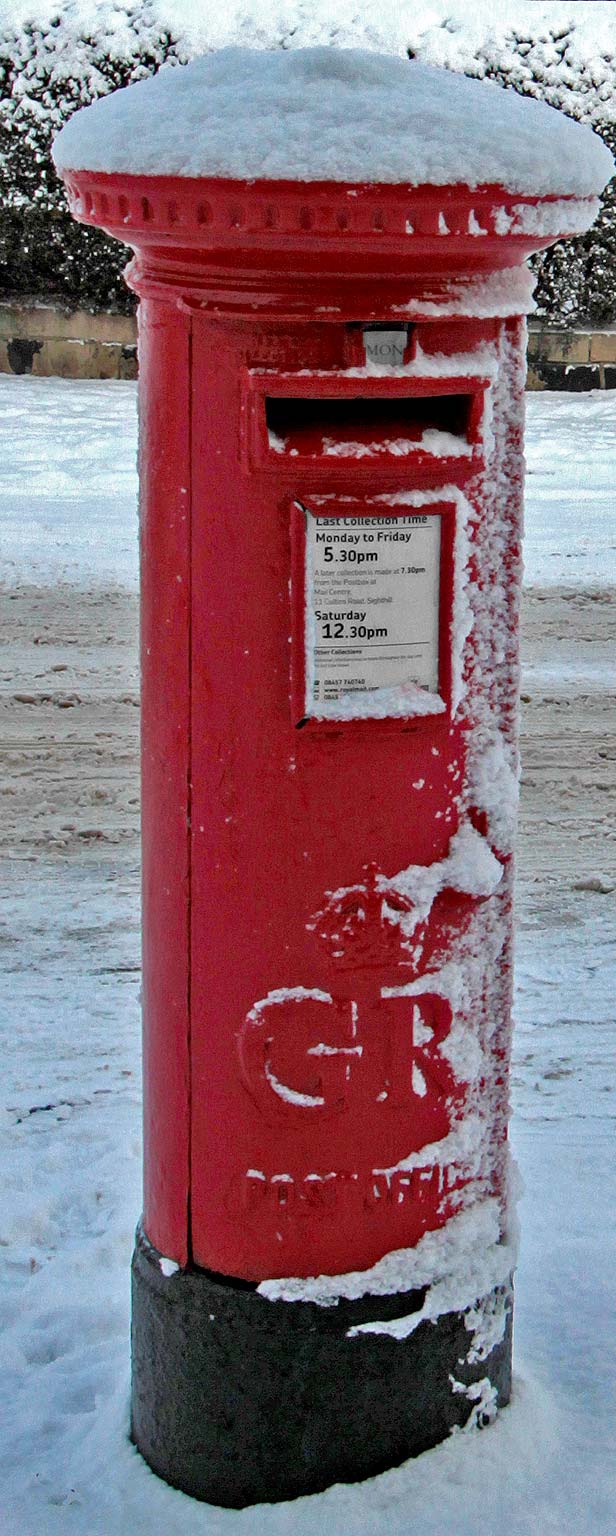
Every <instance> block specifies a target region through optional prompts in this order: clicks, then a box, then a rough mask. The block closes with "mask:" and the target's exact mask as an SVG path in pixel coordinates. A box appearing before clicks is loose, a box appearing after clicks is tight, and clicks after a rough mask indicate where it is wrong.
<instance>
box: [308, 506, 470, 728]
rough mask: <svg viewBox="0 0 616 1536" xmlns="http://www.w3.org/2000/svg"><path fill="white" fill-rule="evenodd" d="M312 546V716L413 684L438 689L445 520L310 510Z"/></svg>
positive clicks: (427, 515)
mask: <svg viewBox="0 0 616 1536" xmlns="http://www.w3.org/2000/svg"><path fill="white" fill-rule="evenodd" d="M306 546H307V548H306V560H307V573H306V574H307V582H306V601H307V607H308V612H307V643H308V648H309V652H310V653H311V654H309V655H308V656H307V668H306V672H307V689H308V698H307V709H308V712H309V713H310V712H311V707H312V708H313V709H314V710H315V712H316V711H317V707H318V705H319V704H324V703H328V702H331V703H335V702H336V701H337V700H342V699H344V700H345V702H346V701H348V697H349V695H352V694H357V695H361V694H366V693H372V692H374V690H375V689H382V688H397V687H400V686H404V685H405V684H408V683H414V684H415V685H416V686H418V687H420V688H425V689H426V690H427V691H428V692H430V693H435V694H436V693H438V668H439V645H438V640H439V578H440V546H441V518H440V516H439V514H438V513H422V512H409V513H405V514H404V515H401V516H394V517H391V516H389V517H388V516H386V515H385V516H383V517H378V516H377V517H371V516H365V517H314V516H313V515H312V514H311V513H309V512H307V513H306ZM359 702H360V701H359V699H358V704H359ZM368 702H369V701H367V700H364V707H362V708H361V713H362V714H365V713H366V710H365V705H366V704H367V703H368ZM379 712H380V711H379V710H378V709H376V708H375V713H379Z"/></svg>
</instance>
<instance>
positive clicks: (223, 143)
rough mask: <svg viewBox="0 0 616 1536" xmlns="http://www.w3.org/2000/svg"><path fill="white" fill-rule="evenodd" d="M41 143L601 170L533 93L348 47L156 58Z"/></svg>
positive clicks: (157, 166)
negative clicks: (154, 65) (145, 76)
mask: <svg viewBox="0 0 616 1536" xmlns="http://www.w3.org/2000/svg"><path fill="white" fill-rule="evenodd" d="M538 140H540V141H541V154H540V155H538V154H537V142H538ZM53 155H54V160H55V164H56V166H57V167H58V169H60V170H62V169H73V170H77V169H80V168H87V169H89V170H93V171H109V172H123V173H129V174H141V175H156V174H161V173H162V174H167V175H176V176H223V177H224V176H229V177H237V178H240V179H251V178H253V177H265V178H273V179H280V178H283V179H284V178H290V179H292V180H299V181H315V180H332V181H359V182H361V181H368V182H381V181H383V182H402V183H406V184H407V185H411V186H418V185H421V184H424V183H433V184H436V185H439V186H442V185H446V184H448V183H452V182H454V183H455V182H463V183H465V184H468V185H470V186H473V187H474V186H480V185H482V184H483V183H497V184H499V185H502V186H503V187H505V188H507V189H508V190H510V191H514V192H515V191H518V192H527V193H537V194H541V195H543V194H548V195H555V194H576V195H578V196H580V197H589V196H592V195H593V194H597V193H599V192H601V191H602V189H603V187H604V186H605V184H606V182H607V181H608V180H609V178H610V176H611V175H612V173H613V161H612V156H611V154H610V152H609V150H608V149H607V147H606V145H605V144H603V142H602V141H601V140H600V139H599V138H598V137H596V136H595V135H593V133H592V131H591V130H590V129H589V128H588V127H586V126H584V125H580V124H577V123H574V122H573V121H572V119H570V118H567V117H565V116H564V115H561V114H558V113H556V112H554V111H553V109H552V108H551V107H548V106H546V104H545V103H543V102H539V101H532V100H523V99H522V97H520V96H518V95H517V94H516V93H515V92H506V91H502V90H501V89H500V87H498V86H496V85H495V84H493V83H492V82H491V81H488V80H481V81H479V80H469V79H467V78H466V77H465V76H463V75H458V74H454V73H452V72H451V71H449V70H434V69H432V68H430V67H426V66H425V65H423V64H413V65H412V66H409V63H408V60H404V59H400V58H396V57H393V56H392V55H385V54H377V53H371V52H367V51H365V50H359V49H350V48H347V49H342V48H333V49H332V48H307V49H303V50H302V49H297V48H296V49H292V50H275V51H256V50H254V49H241V48H223V49H221V50H220V51H219V52H217V53H213V54H207V55H205V56H203V57H201V58H197V59H194V60H193V61H192V62H191V63H190V64H189V65H187V66H186V67H179V68H178V67H171V66H169V67H164V68H163V69H161V70H160V71H159V73H158V74H157V75H156V76H154V77H152V78H151V79H149V80H144V81H140V82H137V83H135V84H133V85H130V86H128V87H127V88H125V89H124V90H120V91H116V92H114V93H113V94H112V95H111V96H104V97H101V98H100V99H99V100H98V101H95V102H94V103H92V105H91V106H89V107H85V108H83V109H82V110H81V111H80V112H78V113H76V114H75V115H74V117H72V118H71V120H70V122H69V123H68V124H67V125H66V127H65V128H63V129H62V131H61V133H60V134H59V135H58V137H57V139H56V140H55V144H54V150H53ZM589 222H590V221H589Z"/></svg>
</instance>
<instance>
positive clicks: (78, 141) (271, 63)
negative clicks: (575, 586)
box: [56, 50, 611, 1505]
mask: <svg viewBox="0 0 616 1536" xmlns="http://www.w3.org/2000/svg"><path fill="white" fill-rule="evenodd" d="M428 103H431V104H432V110H431V111H428ZM481 124H483V128H480V127H479V126H478V125H481ZM231 130H232V131H231ZM482 135H483V136H482ZM573 140H575V144H574V146H573V151H572V153H569V146H570V143H571V144H573ZM539 143H540V145H541V160H540V163H539V162H536V159H535V153H536V150H535V146H537V145H538V144H539ZM563 146H564V147H563ZM56 154H57V160H58V164H59V165H60V167H61V169H62V173H63V175H64V178H65V181H66V186H67V192H68V197H69V202H70V206H71V208H72V211H73V213H74V214H75V216H76V218H78V219H81V220H83V221H84V222H86V223H90V224H94V225H101V226H102V227H103V228H104V229H106V230H107V231H109V232H110V233H112V234H113V235H115V236H117V237H118V238H119V239H121V240H123V241H125V242H127V243H129V244H130V245H132V246H133V248H134V250H135V253H136V254H135V257H134V260H133V261H132V263H131V266H130V268H129V273H128V277H129V282H130V283H131V285H132V286H133V287H134V288H135V290H136V291H137V293H138V294H139V295H140V298H141V308H140V364H141V381H140V468H141V551H142V604H143V609H142V664H143V717H142V718H143V727H142V729H143V870H144V874H143V922H144V1030H145V1047H144V1048H145V1200H144V1216H143V1224H142V1227H141V1229H140V1232H139V1235H138V1241H137V1249H136V1256H135V1261H134V1312H133V1362H134V1364H133V1436H134V1439H135V1442H136V1444H137V1445H138V1446H139V1447H140V1449H141V1450H142V1451H143V1454H144V1455H145V1457H146V1458H147V1460H148V1461H149V1463H150V1465H151V1466H152V1467H153V1468H154V1469H155V1470H157V1471H158V1472H160V1473H161V1474H162V1475H163V1476H164V1477H166V1478H167V1479H168V1480H169V1481H170V1482H172V1483H174V1484H176V1485H178V1486H179V1487H181V1488H183V1489H185V1490H186V1491H188V1492H191V1493H194V1494H196V1495H197V1496H199V1497H203V1498H208V1499H211V1500H214V1501H217V1502H220V1503H223V1504H229V1505H242V1504H246V1503H250V1502H251V1501H255V1500H258V1499H276V1498H283V1497H291V1496H293V1495H295V1494H298V1493H301V1492H307V1491H314V1490H316V1489H319V1488H322V1487H325V1486H327V1484H329V1483H331V1482H333V1481H337V1480H340V1479H347V1480H351V1479H355V1478H358V1477H362V1476H367V1475H368V1474H371V1473H375V1472H377V1471H379V1470H381V1469H383V1468H384V1467H387V1466H390V1465H392V1464H394V1463H396V1462H400V1461H402V1460H403V1459H404V1458H405V1457H407V1456H408V1455H410V1454H413V1453H414V1452H417V1451H420V1450H422V1449H424V1448H426V1447H427V1446H430V1445H433V1444H434V1443H435V1442H436V1441H438V1440H439V1439H442V1437H443V1436H444V1435H446V1434H447V1433H448V1432H449V1431H450V1430H451V1428H452V1427H453V1426H454V1425H461V1424H464V1423H466V1422H467V1421H468V1420H471V1421H474V1422H477V1423H481V1422H484V1421H485V1420H486V1419H490V1418H491V1417H492V1416H493V1413H494V1411H495V1409H496V1407H497V1405H498V1404H501V1403H506V1402H507V1401H508V1399H509V1392H510V1343H511V1272H512V1268H513V1264H514V1253H513V1247H512V1242H511V1237H510V1230H509V1225H508V1221H509V1218H508V1214H507V1183H508V1176H507V1141H506V1127H507V1113H508V1095H507V1063H508V1056H509V1037H510V1001H511V936H512V921H511V883H512V868H511V847H512V835H513V830H514V823H515V808H516V785H517V745H516V715H517V688H518V663H517V645H518V602H519V588H520V572H521V561H520V537H521V502H522V475H523V460H522V406H523V389H524V367H525V358H524V335H525V333H524V320H523V319H522V318H521V316H523V315H524V313H525V312H526V311H527V310H528V308H529V307H530V303H531V301H530V293H531V282H530V279H529V277H528V274H527V272H526V269H525V267H524V260H525V258H526V257H527V256H528V254H529V253H530V252H531V251H534V250H538V249H541V248H542V247H545V246H546V245H548V244H549V243H550V242H551V241H552V240H554V239H555V238H556V236H561V235H563V234H567V233H574V232H577V231H579V230H581V229H583V228H586V227H587V225H588V224H589V222H590V221H591V220H592V217H593V216H594V213H595V211H596V203H595V201H594V198H593V196H592V194H593V193H595V192H596V191H597V190H600V187H601V186H602V185H603V183H604V181H605V179H606V177H607V175H608V174H609V171H610V168H611V157H610V156H609V154H608V151H607V150H606V149H605V148H604V146H602V145H601V144H600V142H599V141H597V140H596V139H595V138H594V136H593V135H592V134H591V133H590V131H589V130H588V129H584V128H580V127H579V126H578V125H576V124H573V123H571V122H569V121H568V120H565V119H562V118H560V116H559V114H557V113H554V112H552V111H551V110H550V109H548V108H546V107H542V106H539V105H538V104H537V103H529V102H522V101H521V100H520V99H519V98H517V97H515V96H514V95H513V94H512V93H510V92H507V93H504V92H502V91H500V90H499V89H498V88H497V87H494V86H486V85H481V84H478V83H477V82H470V81H468V80H461V79H459V78H457V77H454V76H453V75H451V74H446V73H443V74H442V75H441V74H440V73H439V72H437V71H431V70H425V69H420V68H419V67H418V66H416V65H412V66H411V65H408V64H406V63H405V62H404V61H401V60H398V59H380V58H376V57H375V56H373V55H361V54H360V55H357V54H353V53H349V54H347V53H336V52H334V51H328V50H315V51H308V52H306V53H305V54H303V53H297V54H293V53H291V54H275V55H269V54H245V53H242V52H236V51H230V52H226V53H223V54H222V55H214V56H211V57H209V58H206V59H203V60H198V61H196V62H195V63H194V64H192V65H190V66H188V67H187V68H186V69H174V70H169V71H165V72H164V73H163V74H162V75H161V76H159V77H158V78H157V79H156V80H154V81H150V82H146V83H145V84H141V85H138V86H136V87H131V88H130V89H129V90H128V91H121V92H118V93H117V95H114V96H113V97H111V98H108V99H105V100H104V101H102V102H99V103H97V104H96V105H95V106H94V107H92V108H88V109H87V110H86V111H85V112H84V113H79V114H78V115H77V117H76V119H74V120H73V122H72V123H71V124H70V125H69V127H68V129H66V130H65V131H64V133H63V134H62V135H61V136H60V140H59V144H58V148H57V150H56ZM573 163H575V164H576V165H577V167H578V169H577V171H576V173H575V175H573V173H572V171H571V165H572V164H573ZM561 166H563V167H566V169H565V170H561ZM499 183H500V184H499Z"/></svg>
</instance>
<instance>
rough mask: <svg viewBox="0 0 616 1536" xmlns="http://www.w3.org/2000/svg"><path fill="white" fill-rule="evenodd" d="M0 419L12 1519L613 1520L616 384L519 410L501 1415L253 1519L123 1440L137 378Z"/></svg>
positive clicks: (0, 934) (512, 1523) (390, 1532)
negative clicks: (510, 1271) (509, 1343)
mask: <svg viewBox="0 0 616 1536" xmlns="http://www.w3.org/2000/svg"><path fill="white" fill-rule="evenodd" d="M0 412H1V422H0V431H1V434H2V460H3V469H4V476H3V478H4V491H3V493H1V499H0V522H1V525H2V530H3V540H2V584H3V588H4V595H3V599H2V609H1V614H0V755H1V757H2V768H3V772H2V775H1V781H0V795H1V797H2V799H1V804H2V811H3V814H2V818H1V820H0V879H1V880H2V888H3V893H4V901H3V911H2V918H1V922H0V956H1V957H2V959H1V966H0V971H1V979H0V988H1V989H2V994H3V1001H2V1010H1V1014H0V1018H1V1022H2V1033H3V1067H4V1088H3V1094H2V1104H3V1105H4V1106H5V1107H4V1109H3V1110H2V1111H0V1115H2V1119H1V1121H0V1138H1V1141H2V1151H3V1166H4V1169H5V1191H4V1199H3V1212H2V1217H1V1225H0V1246H1V1255H0V1258H1V1259H2V1268H3V1270H4V1291H3V1302H2V1310H3V1321H4V1342H3V1346H2V1348H3V1355H2V1366H1V1376H0V1380H1V1383H2V1386H1V1389H0V1391H1V1394H2V1399H3V1403H4V1406H3V1410H2V1411H3V1415H4V1421H3V1424H2V1434H1V1436H0V1441H1V1443H2V1446H3V1449H2V1452H0V1466H1V1467H2V1476H3V1482H4V1488H5V1510H6V1515H5V1519H6V1525H5V1526H2V1523H1V1518H2V1517H0V1530H3V1531H4V1530H6V1531H7V1532H9V1531H10V1532H11V1536H13V1533H14V1536H34V1533H36V1536H47V1533H49V1536H55V1533H60V1532H61V1533H63V1536H64V1533H67V1536H70V1533H71V1532H75V1533H76V1536H124V1533H126V1536H129V1533H130V1536H141V1533H143V1536H146V1532H147V1533H148V1536H150V1532H151V1531H152V1530H158V1529H161V1528H164V1530H165V1532H166V1533H167V1536H176V1533H177V1536H180V1533H182V1536H240V1533H242V1532H250V1536H265V1533H267V1536H287V1533H290V1532H291V1531H292V1532H293V1533H294V1536H317V1533H320V1532H321V1531H322V1529H323V1528H326V1529H329V1530H331V1531H333V1532H335V1533H336V1536H385V1533H387V1536H477V1533H478V1532H479V1531H482V1532H487V1533H488V1536H501V1533H502V1536H522V1533H531V1532H532V1533H533V1536H534V1533H535V1532H536V1531H540V1532H542V1533H545V1536H561V1533H562V1532H563V1531H564V1530H570V1531H571V1532H573V1533H575V1536H591V1533H592V1536H598V1533H606V1536H607V1533H608V1532H609V1533H611V1532H612V1531H613V1530H614V1528H615V1527H616V1484H615V1481H614V1472H613V1466H614V1465H615V1464H616V1458H614V1454H613V1453H614V1449H616V1447H614V1444H613V1423H614V1407H615V1406H616V1404H615V1402H614V1398H615V1395H616V1394H615V1391H614V1387H615V1378H616V1370H615V1367H614V1361H613V1357H612V1356H611V1354H610V1347H611V1343H612V1342H613V1316H614V1310H615V1309H614V1299H613V1295H614V1293H613V1273H614V1267H615V1258H616V1254H615V1247H616V1244H615V1241H614V1210H615V1209H616V1188H615V1182H616V1181H615V1178H614V1155H613V1147H614V1118H615V1116H616V1089H615V1083H614V1074H613V1068H612V1067H611V1065H610V1049H611V1040H612V1038H613V1035H612V1018H613V992H614V984H613V940H614V919H613V902H614V897H613V892H614V889H615V888H616V834H615V831H614V826H615V822H614V815H613V808H614V799H615V796H616V773H615V768H614V765H615V762H616V730H615V727H614V717H613V713H612V703H611V698H610V692H611V688H612V679H613V674H614V638H615V634H616V618H615V616H614V609H613V595H614V594H613V589H614V587H615V586H616V524H615V522H614V517H613V489H612V486H613V478H614V463H615V462H616V399H615V398H614V396H613V395H610V394H604V395H599V394H594V395H589V396H564V395H540V396H533V397H530V399H529V423H528V460H529V480H528V499H527V524H528V540H527V596H526V611H525V653H524V654H525V668H524V681H523V694H524V699H525V703H524V735H523V744H524V757H525V778H524V792H523V800H522V822H521V835H520V844H519V881H518V914H519V942H518V967H517V975H518V986H517V1005H516V1012H517V1020H518V1029H517V1037H516V1057H515V1067H514V1110H515V1113H514V1121H513V1142H514V1146H515V1150H516V1154H517V1157H518V1160H519V1163H520V1166H521V1169H522V1174H523V1178H524V1182H525V1186H526V1193H525V1194H524V1196H523V1199H522V1202H521V1220H522V1234H523V1235H522V1249H521V1257H520V1266H519V1272H518V1282H517V1311H516V1344H515V1352H516V1390H515V1396H514V1401H513V1403H512V1406H511V1407H510V1409H508V1410H507V1411H506V1412H504V1413H503V1414H502V1415H501V1416H500V1418H499V1420H498V1421H497V1422H496V1424H494V1425H493V1426H491V1427H490V1428H489V1429H487V1430H485V1431H483V1432H482V1433H481V1434H477V1433H473V1434H470V1435H460V1436H456V1437H454V1438H453V1439H452V1440H450V1441H449V1442H448V1443H447V1444H446V1445H443V1446H441V1447H439V1448H437V1449H436V1450H434V1451H431V1452H429V1453H428V1454H427V1455H425V1456H423V1457H421V1458H420V1459H419V1460H418V1461H415V1462H409V1463H408V1464H407V1465H406V1466H405V1467H402V1468H400V1469H399V1470H397V1471H395V1472H391V1473H388V1474H386V1475H385V1476H383V1477H380V1478H376V1479H374V1480H373V1481H372V1482H369V1483H366V1484H361V1485H357V1486H355V1487H346V1488H344V1487H340V1488H336V1489H332V1490H330V1492H328V1493H326V1494H323V1495H320V1496H319V1497H317V1498H313V1499H305V1500H299V1501H296V1502H295V1503H293V1504H287V1505H281V1506H278V1507H275V1508H269V1507H262V1508H259V1509H257V1510H248V1511H245V1512H243V1513H242V1514H235V1513H230V1512H225V1511H220V1510H215V1509H212V1508H210V1507H208V1506H201V1505H196V1504H194V1503H193V1502H192V1501H191V1500H188V1499H186V1498H185V1497H184V1496H183V1495H181V1494H178V1493H176V1492H173V1491H172V1490H170V1489H168V1488H167V1487H166V1486H165V1485H164V1484H162V1483H161V1482H159V1481H158V1479H156V1478H154V1477H153V1476H152V1474H151V1473H150V1472H149V1471H148V1469H147V1468H146V1467H145V1465H144V1464H143V1462H142V1461H141V1459H140V1457H139V1456H138V1455H137V1454H136V1453H135V1452H134V1451H133V1450H132V1449H131V1447H130V1445H129V1444H128V1441H127V1438H126V1397H127V1360H128V1342H127V1328H128V1266H129V1259H130V1251H131V1247H132V1239H133V1227H134V1223H135V1221H136V1218H137V1215H138V1212H139V1186H140V1146H139V1141H140V1109H139V1096H140V1085H139V1005H138V988H139V940H138V928H139V911H138V845H137V810H138V801H137V778H136V772H137V719H138V713H137V707H136V702H137V694H136V688H137V679H136V654H135V639H136V541H135V535H136V520H135V489H136V484H135V470H134V458H135V412H134V387H133V386H131V385H127V384H119V383H111V384H99V383H78V384H77V383H73V382H69V381H61V380H36V379H29V378H23V379H9V378H1V379H0ZM610 604H612V606H610ZM610 953H611V955H612V973H611V974H610ZM610 1436H612V1441H611V1443H610ZM610 1457H611V1458H612V1460H610Z"/></svg>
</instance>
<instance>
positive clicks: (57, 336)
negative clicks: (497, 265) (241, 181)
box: [0, 305, 616, 391]
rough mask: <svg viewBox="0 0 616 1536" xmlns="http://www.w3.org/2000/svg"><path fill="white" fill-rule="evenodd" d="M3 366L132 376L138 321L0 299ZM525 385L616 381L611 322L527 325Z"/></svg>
mask: <svg viewBox="0 0 616 1536" xmlns="http://www.w3.org/2000/svg"><path fill="white" fill-rule="evenodd" d="M0 373H18V374H19V373H32V374H35V375H38V377H39V378H63V379H135V378H136V377H137V322H136V320H135V318H134V316H132V315H108V314H96V315H91V314H89V313H88V312H87V311H86V310H79V309H78V310H74V311H73V312H68V311H66V312H63V311H61V310H57V309H52V308H46V307H45V306H43V305H32V306H31V307H30V308H23V307H17V306H15V307H13V306H10V305H0ZM528 388H529V389H564V390H577V391H580V390H587V389H615V388H616V328H614V329H612V330H603V331H590V330H588V331H581V330H575V331H573V330H571V331H567V330H562V329H560V328H559V329H557V328H556V327H554V326H549V327H548V326H541V325H537V324H536V323H535V324H534V325H531V326H530V328H529V341H528Z"/></svg>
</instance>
